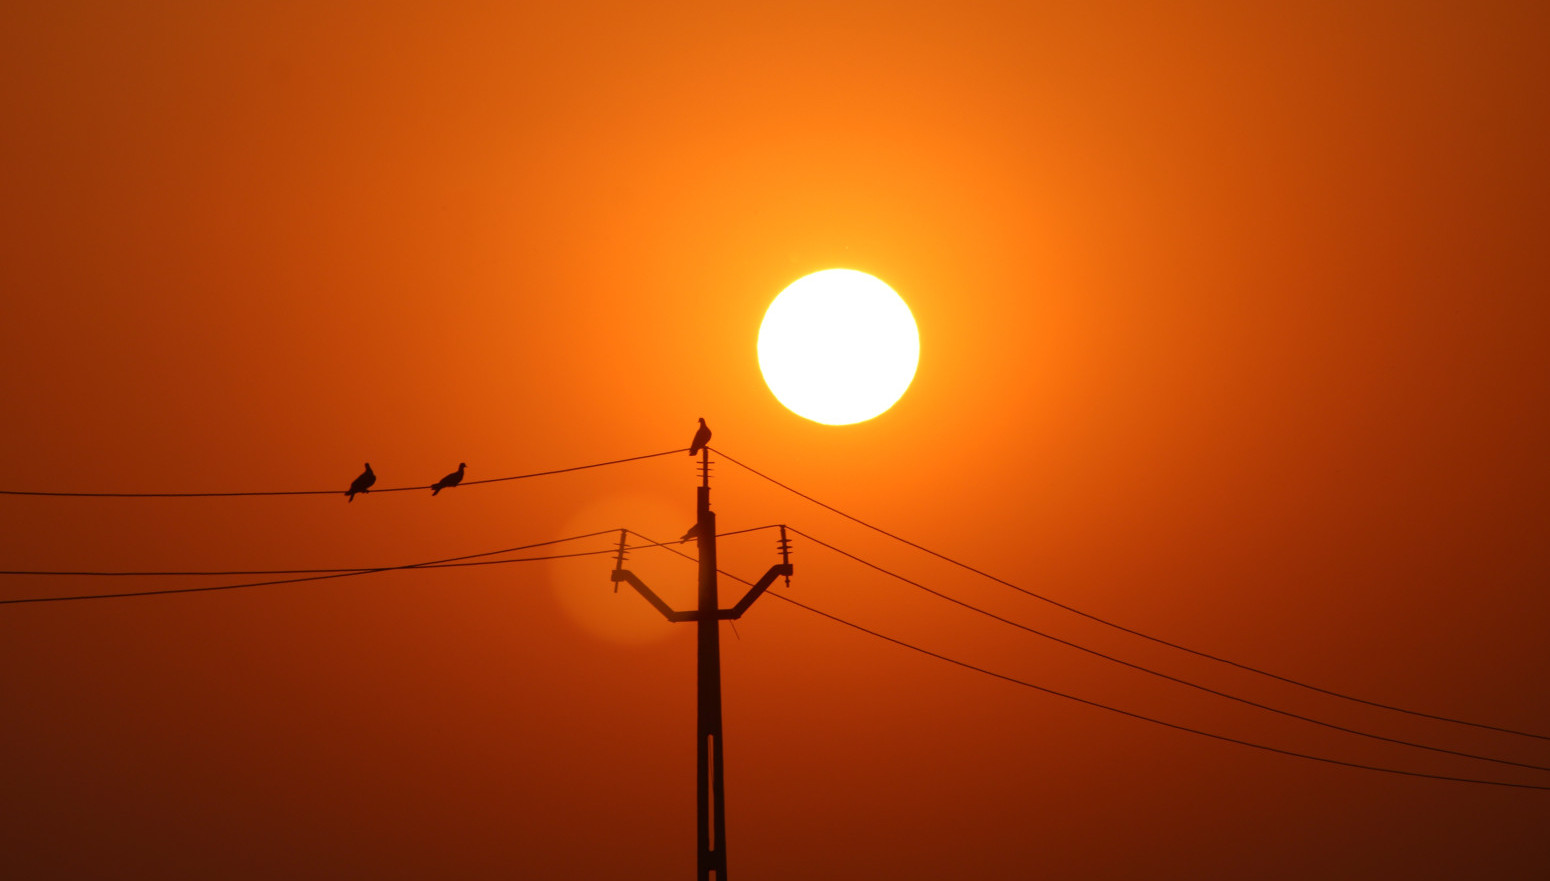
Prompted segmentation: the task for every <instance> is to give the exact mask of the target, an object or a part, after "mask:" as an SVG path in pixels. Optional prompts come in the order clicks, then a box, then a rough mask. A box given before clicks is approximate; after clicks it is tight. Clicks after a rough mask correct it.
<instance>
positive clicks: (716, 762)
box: [613, 449, 792, 881]
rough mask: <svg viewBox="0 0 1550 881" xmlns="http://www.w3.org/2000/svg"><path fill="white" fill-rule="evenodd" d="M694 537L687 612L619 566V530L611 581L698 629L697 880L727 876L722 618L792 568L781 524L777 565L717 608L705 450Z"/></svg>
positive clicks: (737, 613) (738, 611) (721, 880)
mask: <svg viewBox="0 0 1550 881" xmlns="http://www.w3.org/2000/svg"><path fill="white" fill-rule="evenodd" d="M695 510H696V518H695V521H694V522H695V541H696V543H697V545H698V547H699V552H700V580H699V588H700V589H699V603H698V606H697V607H696V608H695V610H694V611H692V612H679V611H675V610H674V609H673V608H672V607H671V606H669V605H668V604H667V603H665V602H663V601H662V599H661V598H660V597H658V596H657V595H656V594H655V593H653V592H652V590H651V588H649V587H647V586H646V585H645V583H643V582H642V581H641V580H640V579H639V578H637V577H635V573H633V572H631V571H629V570H628V569H625V568H623V559H622V557H623V553H622V549H623V542H624V536H623V535H622V534H621V535H620V538H619V540H620V548H621V554H620V556H621V559H620V561H619V562H618V563H617V564H615V567H614V571H613V581H614V583H615V584H618V583H619V582H621V581H623V582H625V583H627V584H629V585H630V586H631V587H633V588H635V590H636V591H637V592H639V593H640V595H641V596H642V597H645V598H646V601H647V602H649V603H651V605H652V606H653V607H654V608H655V609H656V610H657V611H659V612H661V613H662V615H663V616H664V617H665V618H667V620H669V621H673V622H682V621H693V622H695V623H696V624H697V625H698V630H699V658H698V668H699V712H698V717H699V719H698V723H697V725H696V729H695V735H696V746H695V752H696V756H695V758H696V764H697V767H696V770H695V777H696V781H697V784H696V785H697V786H698V792H699V796H698V800H697V803H698V808H699V810H698V822H697V824H696V827H695V838H696V841H697V843H698V852H699V858H698V870H697V871H698V874H697V875H696V876H695V877H696V878H698V879H699V881H726V878H727V811H726V798H725V796H726V786H725V782H724V780H725V775H724V764H723V761H722V740H723V739H722V736H721V622H722V621H731V620H735V619H737V618H740V617H742V615H743V613H744V612H746V611H748V607H749V606H751V605H753V601H754V600H756V599H758V598H759V595H760V594H762V593H764V591H765V590H767V589H768V588H769V586H770V585H771V584H772V583H774V581H775V579H776V578H778V577H780V576H782V575H784V576H786V577H787V578H789V577H790V576H791V572H792V568H791V562H790V557H789V554H788V547H789V546H788V544H787V542H786V541H785V530H784V527H782V530H781V539H782V541H781V544H780V550H781V557H782V562H781V563H780V564H779V565H776V566H771V567H770V570H769V571H768V572H766V573H764V577H762V578H760V579H759V581H758V583H756V584H755V585H754V586H753V587H752V588H751V589H750V590H749V591H748V593H747V594H746V595H745V596H744V597H743V598H742V599H741V600H739V601H738V603H737V605H735V606H733V607H732V608H730V609H723V608H721V603H720V599H719V598H718V596H717V590H716V574H717V573H716V514H715V512H713V511H712V510H711V509H710V450H709V449H706V450H703V451H702V452H701V453H700V485H699V487H698V491H697V493H696V508H695Z"/></svg>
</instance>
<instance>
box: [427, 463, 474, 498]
mask: <svg viewBox="0 0 1550 881" xmlns="http://www.w3.org/2000/svg"><path fill="white" fill-rule="evenodd" d="M467 467H468V463H467V462H459V463H457V470H456V471H454V472H452V473H451V474H448V475H447V476H446V477H443V478H442V479H440V480H438V481H436V482H435V483H433V484H431V495H436V494H437V493H439V492H441V491H442V490H444V489H446V488H447V487H449V486H457V485H458V484H460V483H462V482H463V469H464V468H467Z"/></svg>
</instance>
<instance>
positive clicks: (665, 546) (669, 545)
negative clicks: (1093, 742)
mask: <svg viewBox="0 0 1550 881" xmlns="http://www.w3.org/2000/svg"><path fill="white" fill-rule="evenodd" d="M787 528H790V527H787ZM628 532H629V533H630V534H631V535H634V536H636V537H637V538H641V539H644V540H645V541H648V542H652V543H653V544H656V545H657V546H659V547H661V548H662V550H665V551H667V552H669V553H673V554H677V555H678V556H680V557H683V558H684V559H686V560H691V561H695V562H698V560H697V559H696V558H695V557H694V556H693V555H691V554H687V553H685V552H683V551H681V550H679V549H678V548H676V547H673V545H674V544H675V543H674V542H655V541H653V540H652V539H651V538H649V537H648V536H645V535H642V534H641V533H639V532H636V531H635V530H633V529H631V530H628ZM809 538H811V537H810V536H809ZM716 571H717V572H719V573H721V574H722V575H725V576H726V577H728V578H730V579H732V580H733V581H737V582H741V583H742V584H747V585H752V584H753V582H751V581H749V580H748V579H746V578H742V577H740V576H738V575H734V574H733V573H731V572H728V571H726V570H725V569H717V570H716ZM766 593H767V594H768V595H769V596H773V597H776V598H777V599H780V600H783V601H785V602H787V603H789V604H791V605H793V606H796V607H797V608H799V609H803V610H804V611H807V612H811V613H812V614H814V615H818V616H820V617H822V618H827V619H829V620H830V621H833V622H835V623H837V624H843V625H845V626H846V627H850V628H852V629H854V630H857V631H860V632H861V633H864V634H867V635H868V636H873V637H876V638H877V639H881V640H883V641H884V642H890V643H893V644H894V645H897V646H900V647H901V648H907V649H909V650H911V651H914V652H919V653H920V654H923V655H926V656H927V657H931V658H935V659H936V660H939V661H943V662H946V663H948V664H952V665H954V666H957V667H962V668H964V669H967V670H972V671H974V672H976V673H981V674H984V675H986V676H989V677H991V678H993V679H1000V680H1002V681H1004V682H1010V683H1012V684H1013V685H1020V686H1022V687H1024V688H1031V689H1033V690H1035V691H1040V692H1043V693H1045V694H1048V695H1052V696H1054V697H1059V698H1064V699H1066V700H1069V701H1075V702H1076V703H1079V704H1085V705H1087V706H1090V707H1094V708H1096V709H1100V710H1107V711H1109V712H1111V713H1118V714H1120V715H1122V716H1129V717H1130V718H1132V719H1138V720H1140V721H1142V722H1150V723H1152V724H1154V725H1160V726H1162V727H1164V728H1172V729H1174V730H1176V731H1184V732H1187V733H1189V734H1196V735H1199V736H1201V737H1207V738H1210V739H1212V740H1218V741H1222V742H1224V743H1235V744H1238V745H1239V746H1246V747H1250V748H1252V749H1257V750H1263V751H1265V752H1272V753H1277V754H1279V755H1283V756H1290V757H1292V758H1297V759H1307V760H1309V761H1314V762H1322V763H1324V764H1328V765H1340V766H1343V767H1347V768H1356V769H1359V770H1363V771H1377V772H1379V773H1383V774H1395V775H1399V776H1402V777H1418V778H1423V779H1427V780H1445V781H1448V782H1451V783H1474V784H1478V785H1481V786H1499V787H1507V788H1511V789H1534V790H1540V791H1550V786H1544V785H1539V784H1533V783H1513V782H1509V781H1504V780H1485V779H1480V778H1475V777H1454V776H1450V775H1446V774H1429V773H1426V772H1423V771H1410V770H1406V769H1403V768H1389V767H1384V766H1382V765H1366V764H1362V763H1360V762H1349V761H1346V760H1344V759H1335V758H1330V757H1328V756H1319V755H1314V754H1312V753H1303V752H1297V751H1296V750H1289V749H1283V748H1282V747H1278V746H1270V745H1268V744H1263V743H1256V742H1254V741H1251V740H1243V739H1241V738H1237V737H1231V736H1228V735H1225V734H1216V733H1214V732H1210V731H1205V730H1203V729H1200V728H1192V727H1190V726H1188V725H1181V724H1179V723H1177V722H1168V721H1166V720H1163V719H1157V718H1154V717H1152V716H1147V715H1145V714H1142V713H1137V712H1134V711H1131V710H1126V709H1122V708H1120V707H1115V706H1110V705H1108V704H1105V703H1101V702H1099V701H1095V700H1090V699H1088V698H1084V697H1078V696H1077V695H1074V694H1067V693H1065V692H1063V691H1058V690H1056V689H1053V688H1049V687H1047V686H1043V685H1038V684H1036V683H1033V682H1029V681H1027V680H1024V679H1018V678H1017V677H1015V676H1008V675H1007V674H1005V673H997V672H996V671H994V670H990V669H988V668H985V667H980V666H978V665H975V664H971V663H969V662H967V661H960V660H958V659H957V658H953V657H951V656H949V655H945V654H942V653H940V652H935V651H932V650H930V649H927V648H923V647H921V646H918V645H915V644H914V643H911V642H907V641H905V640H902V639H899V638H897V637H893V636H888V635H887V634H885V633H882V632H880V631H877V630H873V629H872V628H870V627H866V626H864V625H861V624H857V623H855V622H854V621H850V620H847V619H845V618H842V617H840V616H839V615H835V614H832V613H829V612H825V611H823V610H821V609H818V608H816V607H814V606H811V605H808V604H806V603H802V602H799V601H797V600H794V599H792V598H791V597H789V596H786V595H784V594H781V593H777V592H775V591H773V590H771V591H766Z"/></svg>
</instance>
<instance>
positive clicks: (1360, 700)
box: [712, 448, 1550, 740]
mask: <svg viewBox="0 0 1550 881" xmlns="http://www.w3.org/2000/svg"><path fill="white" fill-rule="evenodd" d="M712 451H713V452H715V453H716V455H718V456H721V457H722V458H723V459H726V460H727V461H728V462H731V463H732V464H733V465H736V466H738V467H739V468H742V469H743V470H744V471H747V472H748V473H750V474H752V475H754V476H755V477H759V478H763V479H764V480H766V481H769V482H770V483H772V484H774V485H775V486H778V487H780V488H781V489H783V490H785V491H786V492H789V493H791V494H792V495H795V496H798V497H800V498H802V499H806V500H807V501H809V502H812V503H813V504H815V505H817V506H818V507H820V508H824V509H825V510H828V511H831V512H833V513H835V514H838V515H840V516H841V517H844V518H845V519H847V520H850V521H852V522H854V523H857V524H859V525H861V526H865V527H866V528H867V529H870V530H872V531H873V532H876V533H879V534H881V535H884V536H887V537H888V538H891V539H893V540H894V541H897V542H899V543H901V544H905V545H909V546H910V547H912V548H914V549H916V550H918V551H920V552H922V553H925V554H930V555H931V556H933V557H936V558H937V559H940V560H942V561H944V562H947V563H951V564H952V565H954V566H957V567H958V568H960V569H964V570H967V571H969V572H972V573H974V574H975V575H978V576H980V577H981V578H985V579H988V580H990V581H994V582H996V583H997V584H1000V585H1003V586H1005V587H1009V588H1011V589H1012V590H1015V591H1017V592H1018V593H1021V594H1024V595H1026V596H1029V597H1032V598H1033V599H1036V600H1039V601H1040V602H1044V603H1048V604H1049V605H1052V606H1055V607H1056V608H1059V609H1063V610H1065V611H1067V612H1070V613H1071V614H1073V615H1079V616H1081V617H1083V618H1086V619H1088V620H1090V621H1094V622H1096V623H1098V624H1102V625H1103V626H1105V627H1109V628H1112V629H1114V630H1118V631H1120V632H1122V633H1128V634H1130V635H1131V636H1136V637H1139V638H1141V639H1145V640H1148V641H1150V642H1155V643H1157V644H1159V645H1164V646H1167V647H1168V648H1171V649H1175V650H1177V651H1181V652H1186V653H1188V654H1191V655H1195V656H1197V657H1201V658H1205V659H1207V660H1210V661H1215V662H1217V663H1219V664H1226V665H1227V666H1230V667H1236V668H1238V669H1239V670H1244V671H1247V672H1249V673H1254V674H1257V675H1259V676H1265V677H1267V678H1270V679H1274V680H1277V681H1279V682H1285V683H1287V684H1288V685H1295V686H1297V687H1299V688H1305V689H1307V690H1309V691H1316V692H1318V693H1320V694H1324V695H1328V696H1330V697H1336V698H1340V699H1341V700H1347V701H1352V702H1354V703H1359V704H1365V705H1366V706H1369V707H1376V708H1378V709H1381V710H1389V711H1391V712H1395V713H1404V714H1405V715H1408V716H1416V717H1419V718H1422V719H1432V720H1435V721H1438V722H1450V723H1452V724H1454V725H1467V726H1469V727H1471V728H1480V729H1484V730H1487V731H1497V732H1500V733H1502V734H1515V735H1517V736H1519V737H1532V738H1534V739H1536V740H1550V735H1544V734H1535V733H1534V732H1532V731H1520V730H1518V729H1515V728H1507V727H1503V726H1500V725H1490V724H1486V723H1484V722H1471V721H1469V720H1468V719H1458V718H1455V717H1452V716H1443V715H1439V714H1435V713H1426V712H1422V711H1420V710H1411V709H1406V708H1404V707H1399V706H1394V705H1393V704H1385V703H1381V702H1379V701H1375V700H1369V699H1367V698H1363V697H1357V696H1355V695H1351V694H1346V693H1344V692H1340V691H1335V690H1334V689H1329V688H1324V687H1321V686H1318V685H1314V684H1312V683H1310V682H1304V681H1302V680H1300V679H1293V678H1292V677H1290V676H1282V675H1281V674H1279V673H1272V672H1270V671H1269V670H1264V669H1261V668H1259V667H1254V666H1251V665H1249V664H1245V663H1242V662H1240V661H1234V660H1232V659H1230V658H1224V657H1221V656H1220V655H1214V654H1211V653H1209V652H1205V651H1202V650H1200V649H1194V648H1190V647H1189V646H1186V645H1182V644H1180V643H1177V642H1172V641H1171V640H1167V639H1164V638H1162V637H1160V636H1154V635H1152V634H1150V633H1146V632H1144V631H1141V630H1137V629H1135V628H1133V627H1126V626H1125V625H1123V624H1119V623H1117V622H1114V621H1110V620H1108V619H1107V618H1103V617H1101V616H1099V615H1095V614H1093V613H1092V612H1088V611H1085V610H1083V609H1079V608H1077V607H1075V606H1072V605H1070V604H1067V603H1063V602H1060V601H1059V600H1056V599H1054V598H1052V597H1047V596H1044V595H1043V594H1040V593H1036V592H1034V591H1032V590H1029V589H1028V588H1025V587H1023V586H1021V585H1018V584H1014V583H1012V582H1010V581H1007V580H1006V579H1004V578H999V577H997V576H995V575H992V574H990V573H989V572H986V571H984V570H983V569H978V568H976V567H974V566H971V565H969V564H968V563H964V562H962V561H960V560H955V559H953V558H952V557H949V556H947V555H946V554H943V553H941V552H939V551H934V550H932V549H931V548H928V547H926V546H924V545H921V544H916V543H915V542H913V541H910V540H909V539H907V538H904V537H903V536H899V535H895V534H894V533H892V532H889V531H888V530H886V529H883V528H882V527H880V526H874V525H873V524H871V523H868V522H867V521H865V520H862V519H861V518H860V517H857V516H855V515H853V514H847V513H846V512H844V511H841V510H840V509H839V508H836V507H834V506H833V505H830V504H826V503H824V502H821V501H819V500H818V499H815V498H813V497H812V496H810V495H808V494H806V493H804V492H801V491H800V490H797V489H795V488H793V487H791V486H788V485H786V484H784V483H781V482H780V481H779V480H776V479H775V478H773V477H771V476H769V475H768V474H765V473H763V472H761V471H757V470H755V469H754V468H753V467H751V466H749V465H746V464H744V463H742V462H739V461H738V460H736V459H734V458H732V457H731V456H729V455H727V454H726V453H725V452H723V451H722V450H719V449H715V448H712Z"/></svg>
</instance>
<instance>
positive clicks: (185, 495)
mask: <svg viewBox="0 0 1550 881" xmlns="http://www.w3.org/2000/svg"><path fill="white" fill-rule="evenodd" d="M685 449H688V448H687V447H684V448H682V449H677V450H665V451H663V452H660V453H647V454H645V455H643V456H630V457H628V458H625V459H612V460H609V461H607V462H591V463H588V464H586V465H573V466H571V467H569V468H555V469H551V470H549V471H534V472H531V473H529V474H512V475H510V476H507V477H487V478H485V479H483V480H465V481H463V482H461V483H459V484H457V486H475V485H477V484H481V483H503V482H505V481H508V480H527V479H528V478H531V477H548V476H550V475H553V474H566V473H569V472H571V471H585V470H587V469H589V468H602V467H605V466H608V465H621V464H624V463H625V462H638V461H640V460H642V459H655V458H657V457H659V456H671V455H673V454H674V453H682V452H683V451H684V450H685ZM433 486H434V484H425V485H424V486H389V487H383V488H382V489H370V490H363V491H362V493H361V494H362V495H371V494H372V493H398V492H412V491H415V490H426V489H431V488H432V487H433ZM448 488H449V489H450V488H451V487H448ZM347 494H348V490H342V489H293V490H268V491H260V490H253V491H247V492H159V493H131V492H54V491H41V490H21V489H0V495H7V496H63V497H73V498H116V499H171V498H180V499H189V498H224V497H230V496H342V495H347Z"/></svg>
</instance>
